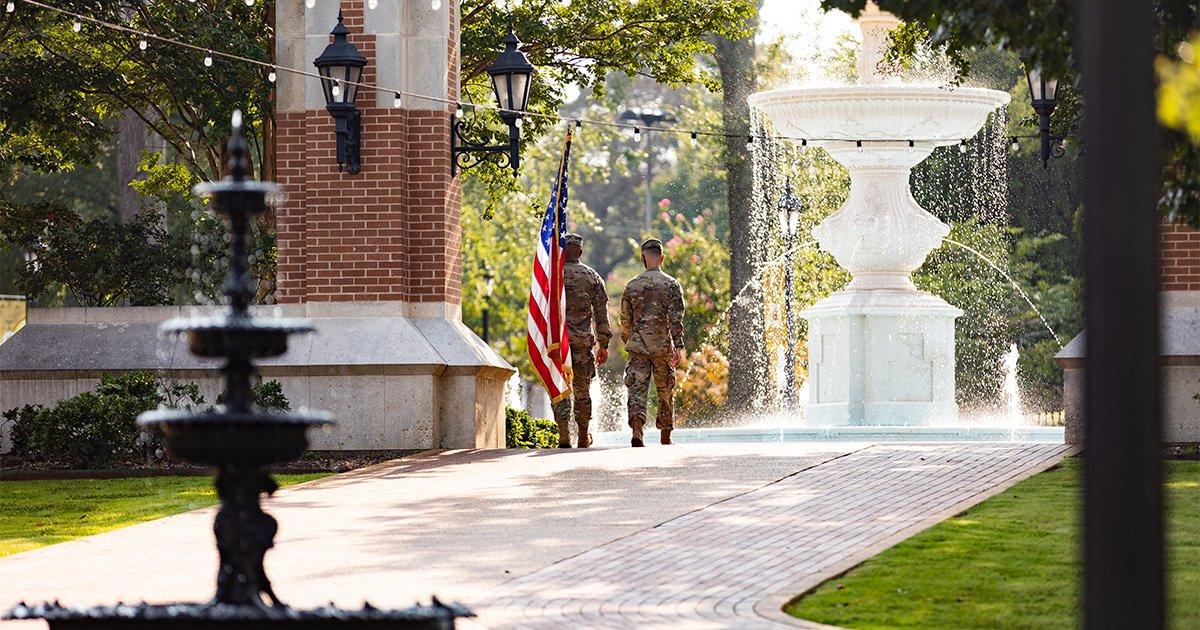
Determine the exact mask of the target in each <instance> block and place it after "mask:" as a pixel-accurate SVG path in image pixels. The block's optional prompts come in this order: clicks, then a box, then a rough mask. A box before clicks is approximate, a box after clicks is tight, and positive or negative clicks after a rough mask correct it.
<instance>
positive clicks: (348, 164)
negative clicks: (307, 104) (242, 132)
mask: <svg viewBox="0 0 1200 630" xmlns="http://www.w3.org/2000/svg"><path fill="white" fill-rule="evenodd" d="M330 34H331V35H333V41H332V42H331V43H330V44H329V45H328V46H326V47H325V51H324V52H322V53H321V56H320V57H317V58H316V59H315V60H314V61H313V65H314V66H316V67H317V71H318V72H320V73H321V90H322V92H323V93H324V94H325V109H327V110H328V111H329V115H330V116H333V120H334V123H335V125H336V129H337V161H338V170H341V169H342V168H345V169H346V172H348V173H350V174H354V173H357V172H359V171H360V170H362V157H361V153H360V151H359V139H360V138H361V136H362V112H360V111H358V107H357V106H355V104H354V100H355V99H356V98H358V84H359V81H360V80H361V79H362V71H363V67H364V66H366V65H367V58H366V57H364V56H362V53H360V52H358V49H357V48H355V47H354V44H351V43H350V42H348V41H346V36H347V35H349V34H350V30H349V29H347V28H346V25H345V24H343V23H342V12H341V11H338V21H337V26H335V27H333V31H332V32H331V33H330Z"/></svg>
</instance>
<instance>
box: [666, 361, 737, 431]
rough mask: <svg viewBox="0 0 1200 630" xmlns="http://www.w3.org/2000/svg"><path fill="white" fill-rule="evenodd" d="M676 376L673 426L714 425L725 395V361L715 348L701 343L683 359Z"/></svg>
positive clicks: (726, 368)
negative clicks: (674, 424) (674, 423)
mask: <svg viewBox="0 0 1200 630" xmlns="http://www.w3.org/2000/svg"><path fill="white" fill-rule="evenodd" d="M677 374H678V375H679V376H678V378H677V384H676V388H675V410H676V411H675V422H676V425H677V426H685V425H686V426H705V425H708V424H715V419H716V416H717V413H718V412H719V411H720V409H721V408H722V407H723V406H724V405H725V398H726V396H727V394H728V383H729V360H728V359H726V358H725V355H724V354H722V353H721V351H720V350H719V349H717V347H716V346H714V345H712V344H704V345H702V346H700V348H699V349H698V350H696V351H695V352H692V353H691V354H689V355H688V356H687V357H685V358H684V360H683V362H682V363H681V364H680V365H679V372H678V373H677Z"/></svg>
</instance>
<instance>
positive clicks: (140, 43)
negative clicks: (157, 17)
mask: <svg viewBox="0 0 1200 630" xmlns="http://www.w3.org/2000/svg"><path fill="white" fill-rule="evenodd" d="M149 47H150V42H147V41H146V40H145V39H139V40H138V50H146V49H147V48H149Z"/></svg>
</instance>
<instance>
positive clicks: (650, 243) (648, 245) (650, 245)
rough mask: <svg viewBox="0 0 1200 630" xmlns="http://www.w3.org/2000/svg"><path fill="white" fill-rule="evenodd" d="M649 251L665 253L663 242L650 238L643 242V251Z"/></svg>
mask: <svg viewBox="0 0 1200 630" xmlns="http://www.w3.org/2000/svg"><path fill="white" fill-rule="evenodd" d="M648 250H654V251H657V252H658V253H660V254H661V253H662V251H663V244H662V241H660V240H658V239H656V238H648V239H646V240H644V241H642V251H648Z"/></svg>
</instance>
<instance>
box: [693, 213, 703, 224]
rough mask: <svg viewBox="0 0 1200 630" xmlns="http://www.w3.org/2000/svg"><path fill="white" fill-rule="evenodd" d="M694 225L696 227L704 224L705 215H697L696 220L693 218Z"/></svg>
mask: <svg viewBox="0 0 1200 630" xmlns="http://www.w3.org/2000/svg"><path fill="white" fill-rule="evenodd" d="M692 223H695V224H696V225H700V224H701V223H704V215H702V214H697V215H696V216H695V217H694V218H692Z"/></svg>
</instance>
